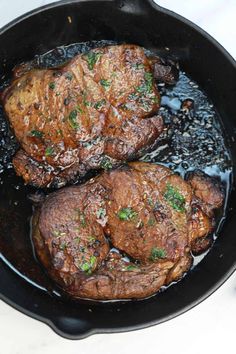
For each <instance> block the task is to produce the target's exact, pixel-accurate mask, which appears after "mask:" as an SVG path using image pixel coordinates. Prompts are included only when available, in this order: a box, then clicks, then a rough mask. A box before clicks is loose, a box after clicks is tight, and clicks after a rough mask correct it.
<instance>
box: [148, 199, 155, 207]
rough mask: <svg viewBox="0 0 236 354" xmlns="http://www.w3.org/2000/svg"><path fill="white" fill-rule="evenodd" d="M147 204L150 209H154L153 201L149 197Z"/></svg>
mask: <svg viewBox="0 0 236 354" xmlns="http://www.w3.org/2000/svg"><path fill="white" fill-rule="evenodd" d="M147 202H148V205H150V207H152V208H153V207H154V203H153V200H152V198H151V197H148V198H147Z"/></svg>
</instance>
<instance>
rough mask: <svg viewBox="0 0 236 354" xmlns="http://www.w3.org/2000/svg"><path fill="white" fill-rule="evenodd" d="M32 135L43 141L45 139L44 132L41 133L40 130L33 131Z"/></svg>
mask: <svg viewBox="0 0 236 354" xmlns="http://www.w3.org/2000/svg"><path fill="white" fill-rule="evenodd" d="M30 135H31V136H33V137H35V138H39V139H41V138H42V137H43V132H40V131H39V130H31V132H30Z"/></svg>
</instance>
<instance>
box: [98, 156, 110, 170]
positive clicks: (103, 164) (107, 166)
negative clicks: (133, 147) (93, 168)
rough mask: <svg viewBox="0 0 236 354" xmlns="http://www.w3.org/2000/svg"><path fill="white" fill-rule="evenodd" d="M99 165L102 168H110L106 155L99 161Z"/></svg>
mask: <svg viewBox="0 0 236 354" xmlns="http://www.w3.org/2000/svg"><path fill="white" fill-rule="evenodd" d="M100 166H101V167H102V168H104V170H110V169H111V168H112V163H111V161H110V160H109V159H108V158H107V157H104V158H103V159H102V161H101V164H100Z"/></svg>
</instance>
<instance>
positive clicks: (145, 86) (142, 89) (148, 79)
mask: <svg viewBox="0 0 236 354" xmlns="http://www.w3.org/2000/svg"><path fill="white" fill-rule="evenodd" d="M144 79H145V81H144V82H143V83H142V84H141V85H140V86H138V87H136V91H137V92H138V93H141V94H144V95H147V94H149V93H151V92H152V84H153V76H152V74H151V73H147V72H146V73H145V74H144Z"/></svg>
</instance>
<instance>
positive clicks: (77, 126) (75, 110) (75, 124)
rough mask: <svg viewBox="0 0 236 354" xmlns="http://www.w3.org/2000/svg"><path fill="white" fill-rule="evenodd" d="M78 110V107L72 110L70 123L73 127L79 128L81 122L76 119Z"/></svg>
mask: <svg viewBox="0 0 236 354" xmlns="http://www.w3.org/2000/svg"><path fill="white" fill-rule="evenodd" d="M77 114H78V111H77V109H74V110H73V111H71V112H70V114H69V123H70V126H71V128H72V129H75V130H77V129H79V123H78V122H77V121H76V118H77Z"/></svg>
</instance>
